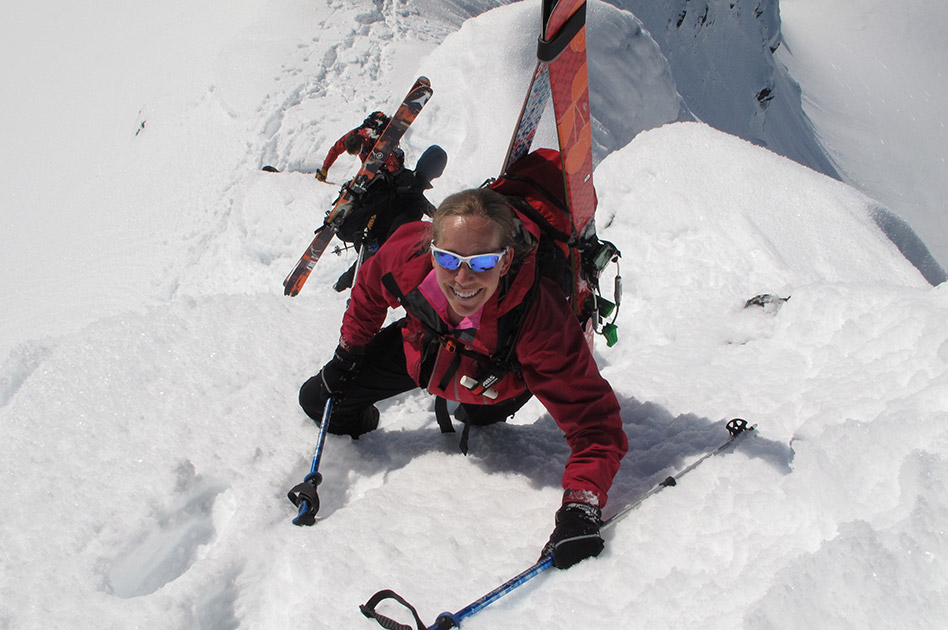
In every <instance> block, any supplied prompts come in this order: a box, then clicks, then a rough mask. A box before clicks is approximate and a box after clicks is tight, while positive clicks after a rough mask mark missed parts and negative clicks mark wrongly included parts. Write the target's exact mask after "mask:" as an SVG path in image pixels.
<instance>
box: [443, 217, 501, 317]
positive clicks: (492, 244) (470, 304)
mask: <svg viewBox="0 0 948 630" xmlns="http://www.w3.org/2000/svg"><path fill="white" fill-rule="evenodd" d="M501 240H502V239H501V233H500V227H499V226H498V225H497V224H496V223H494V222H492V221H491V220H490V219H487V218H485V217H481V216H452V217H447V218H446V219H445V220H444V222H443V223H442V225H441V233H440V235H439V236H438V240H437V241H436V242H435V246H436V247H438V248H440V249H446V250H449V251H451V252H454V253H455V254H460V255H461V256H473V255H475V254H490V253H496V252H500V251H503V249H504V248H503V246H501ZM432 264H433V265H434V269H435V276H436V277H437V279H438V286H439V287H441V291H442V292H443V293H444V296H445V297H446V298H447V299H448V314H449V315H450V317H451V320H452V321H451V323H452V324H454V325H457V324H459V323H460V322H461V320H462V319H463V318H465V317H468V316H470V315H473V314H474V313H476V312H477V311H478V310H480V308H481V307H482V306H484V304H486V303H487V300H489V299H490V298H491V296H492V295H494V292H496V291H497V286H498V285H499V284H500V278H501V276H503V275H504V274H506V273H507V272H508V271H509V270H510V264H511V253H510V250H507V253H506V254H505V255H504V256H503V257H502V258H501V259H500V261H499V262H498V263H497V265H495V266H494V267H493V268H492V269H487V270H486V271H481V272H475V271H471V268H470V266H469V265H468V264H467V263H461V266H460V267H458V268H457V270H455V271H450V270H448V269H445V268H444V267H442V266H440V265H439V264H438V263H437V261H435V260H434V259H433V258H432Z"/></svg>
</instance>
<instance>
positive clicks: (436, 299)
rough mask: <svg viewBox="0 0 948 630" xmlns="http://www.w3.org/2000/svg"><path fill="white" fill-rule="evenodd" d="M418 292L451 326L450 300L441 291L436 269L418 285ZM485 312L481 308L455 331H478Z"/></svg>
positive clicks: (465, 319)
mask: <svg viewBox="0 0 948 630" xmlns="http://www.w3.org/2000/svg"><path fill="white" fill-rule="evenodd" d="M418 290H419V291H421V293H422V295H424V296H425V298H426V299H427V300H428V302H429V303H430V304H431V305H432V306H433V307H434V308H435V310H436V311H437V312H438V315H440V316H441V319H443V320H444V321H445V322H448V324H450V322H451V318H450V316H449V315H448V298H447V297H446V296H445V295H444V291H442V290H441V286H440V285H439V284H438V278H437V276H436V275H435V270H434V269H432V270H431V271H430V272H428V275H427V276H425V279H424V280H422V281H421V284H419V285H418ZM483 312H484V308H483V307H481V308H480V309H478V311H477V312H476V313H474V314H473V315H470V316H468V317H465V318H464V319H462V320H461V323H460V324H458V325H457V326H456V327H455V330H463V329H466V328H473V329H475V330H477V329H478V328H480V325H481V313H483Z"/></svg>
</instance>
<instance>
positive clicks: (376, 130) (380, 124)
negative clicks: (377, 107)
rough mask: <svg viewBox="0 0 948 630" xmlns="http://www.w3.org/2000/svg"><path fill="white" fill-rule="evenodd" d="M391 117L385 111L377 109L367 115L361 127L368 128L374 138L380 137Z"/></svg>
mask: <svg viewBox="0 0 948 630" xmlns="http://www.w3.org/2000/svg"><path fill="white" fill-rule="evenodd" d="M390 120H391V119H390V118H389V117H388V116H386V115H385V113H384V112H381V111H375V112H372V113H371V114H369V115H368V116H366V117H365V120H363V121H362V124H361V125H359V127H358V128H359V129H368V130H369V135H370V137H372V138H378V137H379V136H380V135H381V134H382V131H383V130H384V129H385V128H386V127H387V126H388V123H389V121H390Z"/></svg>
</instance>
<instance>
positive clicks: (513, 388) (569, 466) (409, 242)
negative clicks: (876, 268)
mask: <svg viewBox="0 0 948 630" xmlns="http://www.w3.org/2000/svg"><path fill="white" fill-rule="evenodd" d="M430 239H431V236H430V224H429V223H426V222H420V221H419V222H414V223H409V224H406V225H404V226H402V227H401V228H399V229H398V230H397V231H396V232H395V233H394V234H393V235H392V236H391V237H390V238H389V239H388V240H387V241H386V242H385V244H384V245H383V246H382V247H381V248H380V249H379V251H378V252H377V253H376V254H375V255H374V256H373V257H371V258H370V259H368V260H367V261H366V262H365V264H363V266H362V268H361V269H360V270H359V276H358V280H357V282H356V285H355V287H353V289H352V294H351V299H350V304H349V307H348V308H347V310H346V313H345V316H344V317H343V323H342V339H343V340H344V342H345V343H347V344H349V345H352V346H364V345H365V344H367V343H368V342H369V341H370V340H371V339H372V337H373V336H374V335H375V334H376V333H377V332H378V331H379V329H380V328H381V326H382V324H383V323H384V321H385V318H386V315H387V313H388V309H389V308H397V307H398V306H399V305H400V304H399V301H398V297H397V296H396V295H395V294H393V293H392V292H391V291H389V290H388V289H386V288H385V286H384V283H383V280H382V279H383V277H384V276H385V275H387V274H389V273H391V274H392V277H393V278H394V280H395V281H396V283H397V285H398V287H399V288H400V289H401V291H402V293H403V294H408V293H410V292H411V291H412V289H415V288H416V287H419V285H422V284H423V281H424V280H425V278H426V277H427V276H428V275H429V274H430V273H433V271H432V262H431V255H430V254H429V253H428V252H427V251H422V245H423V244H424V243H428V242H429V241H430ZM535 269H536V261H535V258H534V256H533V254H532V253H531V254H530V255H529V256H528V257H527V258H526V259H525V260H524V261H523V264H522V266H521V268H520V270H519V271H518V272H517V274H516V276H515V277H513V279H512V280H511V281H510V284H509V286H508V288H507V290H506V291H505V292H504V293H503V296H501V295H500V293H501V291H500V290H498V292H497V293H498V298H497V299H492V300H490V301H489V302H488V303H487V304H486V305H485V306H484V308H483V309H482V312H481V315H480V324H479V327H478V328H477V329H476V330H475V331H473V338H470V336H471V334H470V333H468V334H467V335H466V336H463V335H462V339H461V340H460V343H462V344H463V345H464V346H465V347H466V348H469V349H472V350H474V351H476V352H478V353H481V354H486V355H490V354H491V353H492V352H493V351H494V350H495V347H496V344H497V319H498V317H500V316H501V315H503V314H504V313H507V312H509V311H510V310H511V309H513V308H514V307H515V306H517V305H518V304H519V303H520V302H521V301H523V299H524V298H525V296H526V295H527V293H528V291H529V290H530V288H531V287H532V286H533V278H534V272H535ZM434 286H435V288H434V289H433V290H435V291H440V289H438V288H437V285H436V284H435V285H434ZM422 294H423V293H422ZM415 295H416V296H417V295H418V294H415ZM424 333H425V328H424V326H423V325H422V322H421V321H420V320H419V318H418V317H416V316H414V315H413V314H412V313H409V314H408V315H407V317H406V323H405V327H404V328H403V330H402V336H403V338H404V349H405V357H406V363H407V367H408V372H409V374H411V375H412V376H413V377H414V378H415V381H416V382H417V383H418V385H419V386H420V387H422V388H425V389H427V390H428V391H429V392H431V393H432V394H436V395H439V396H442V397H444V398H446V399H448V400H454V401H458V402H470V403H478V404H491V403H492V402H497V401H500V400H506V399H509V398H513V397H514V396H517V395H518V394H521V393H523V391H524V390H525V389H528V390H529V391H530V392H531V393H532V394H533V395H534V396H536V397H537V399H539V400H540V402H541V403H543V405H544V407H546V409H547V411H549V412H550V414H551V415H552V416H553V419H554V420H555V421H556V423H557V425H559V427H560V428H561V429H562V430H563V433H565V434H566V441H567V443H568V444H569V447H570V450H571V455H570V458H569V461H568V462H567V463H566V470H565V472H564V474H563V488H564V489H565V490H567V491H570V490H572V491H588V492H592V493H593V494H594V495H595V496H596V498H597V499H598V502H599V506H600V507H603V506H605V504H606V499H607V493H608V491H609V488H610V487H611V485H612V480H613V478H614V477H615V475H616V473H617V472H618V470H619V462H620V460H621V459H622V457H623V456H624V455H625V453H626V451H627V450H628V441H627V439H626V435H625V431H624V430H623V428H622V419H621V417H620V415H619V403H618V401H617V400H616V396H615V393H614V392H613V391H612V388H611V387H610V385H609V383H608V382H607V381H606V380H605V379H604V378H603V377H602V375H601V374H600V373H599V368H598V367H597V365H596V363H595V360H594V359H593V356H592V352H591V351H590V349H589V345H588V344H587V342H586V338H585V336H584V334H583V331H582V329H581V328H580V326H579V323H578V321H577V320H576V316H575V315H574V314H573V312H572V310H571V309H570V307H569V304H568V303H567V302H566V299H565V298H564V297H563V295H562V292H561V291H560V289H559V288H557V287H556V285H555V284H554V283H553V282H552V281H549V280H547V279H546V278H543V279H541V281H540V284H539V287H538V291H537V293H536V297H535V299H534V300H533V303H532V305H531V306H530V308H529V310H528V311H527V314H526V320H525V321H524V324H523V331H522V333H521V335H520V337H519V339H518V341H517V344H516V353H517V360H518V361H519V363H520V366H521V369H520V371H519V372H516V373H510V374H507V375H506V376H504V377H503V378H502V379H501V380H500V381H499V382H498V383H497V384H495V385H494V386H493V389H494V390H496V391H497V393H498V396H497V398H495V399H493V400H492V399H489V398H486V397H483V396H479V395H476V394H474V393H473V392H471V391H470V390H469V389H467V388H466V387H464V386H463V385H461V384H460V378H461V377H462V376H465V375H467V376H478V375H479V367H478V362H477V360H476V359H474V358H472V357H470V356H465V355H461V359H460V366H459V368H458V369H457V371H456V372H455V373H454V374H453V377H452V378H451V379H450V382H449V383H448V385H447V387H445V388H443V389H442V388H440V387H439V383H440V382H441V381H442V379H443V378H444V376H445V374H446V373H450V372H448V369H449V365H450V364H451V363H452V360H453V359H455V358H456V357H455V355H454V354H453V353H452V352H451V351H450V350H449V349H448V348H446V347H445V346H444V345H441V344H439V347H438V352H439V354H438V358H437V360H436V364H435V368H434V371H433V373H432V375H431V378H430V379H429V380H428V382H426V383H423V382H420V377H419V372H420V367H421V360H422V352H423V349H424V347H423V346H424V344H425V339H424ZM464 337H467V338H466V339H465V338H464Z"/></svg>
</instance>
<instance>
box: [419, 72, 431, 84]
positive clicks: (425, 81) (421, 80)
mask: <svg viewBox="0 0 948 630" xmlns="http://www.w3.org/2000/svg"><path fill="white" fill-rule="evenodd" d="M418 83H421V84H422V85H427V86H428V87H431V80H430V79H428V77H426V76H424V75H422V76H420V77H418Z"/></svg>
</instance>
